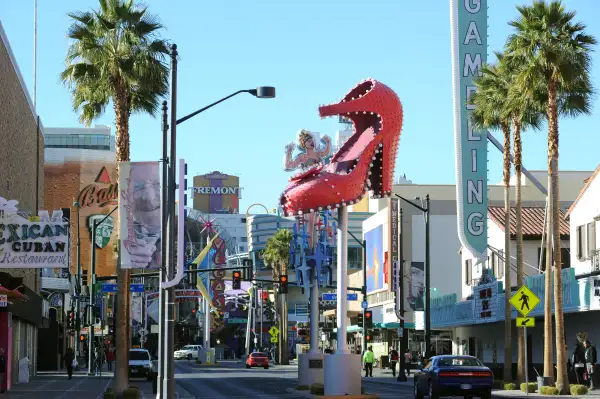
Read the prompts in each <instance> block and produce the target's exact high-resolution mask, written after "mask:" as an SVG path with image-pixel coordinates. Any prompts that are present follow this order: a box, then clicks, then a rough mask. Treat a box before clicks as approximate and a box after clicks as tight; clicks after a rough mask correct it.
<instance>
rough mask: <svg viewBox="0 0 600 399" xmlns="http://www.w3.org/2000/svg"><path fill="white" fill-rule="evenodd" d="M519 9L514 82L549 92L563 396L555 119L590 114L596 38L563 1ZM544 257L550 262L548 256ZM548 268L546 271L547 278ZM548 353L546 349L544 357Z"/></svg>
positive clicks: (560, 366)
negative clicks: (521, 60) (518, 66)
mask: <svg viewBox="0 0 600 399" xmlns="http://www.w3.org/2000/svg"><path fill="white" fill-rule="evenodd" d="M517 10H518V11H519V14H520V15H519V17H518V18H517V19H516V20H514V21H511V22H509V25H511V26H512V27H513V28H515V30H516V32H515V33H513V34H511V35H510V36H509V37H508V40H507V45H506V47H507V49H508V50H509V51H510V52H511V53H512V54H515V55H516V56H519V57H523V58H525V59H527V63H526V65H524V66H523V68H522V69H521V70H520V71H519V73H518V75H517V76H516V82H517V84H518V86H519V87H520V88H521V90H522V91H524V92H526V93H533V92H534V91H535V90H536V89H539V88H540V87H542V88H543V89H544V91H545V92H546V93H547V101H546V118H547V120H548V177H549V190H548V194H549V195H548V207H549V219H550V220H549V228H548V230H549V232H551V233H552V234H549V237H548V238H549V240H550V239H551V238H553V240H552V241H553V244H552V247H553V253H552V255H553V258H554V262H553V266H554V309H555V321H556V328H555V332H556V334H555V345H556V352H557V353H556V363H557V364H556V367H557V381H556V387H557V388H558V389H559V390H560V391H561V393H568V391H569V381H568V376H567V369H566V364H567V357H566V350H565V344H564V343H565V330H564V315H563V303H562V260H561V252H560V229H559V227H560V220H559V209H560V202H559V194H558V193H559V185H558V117H559V114H560V113H561V111H562V112H566V113H567V114H569V115H572V116H574V115H578V114H581V113H589V111H590V97H591V94H592V92H593V90H592V87H591V83H590V78H589V73H590V66H591V55H590V53H591V51H592V47H593V45H595V44H596V39H595V38H594V37H593V36H590V35H587V34H586V33H585V32H584V31H585V28H586V27H585V25H584V24H582V23H579V22H575V21H574V18H575V12H574V11H566V10H565V8H564V7H563V5H562V2H561V1H552V2H550V3H546V2H543V1H535V2H534V3H533V5H531V6H520V7H517ZM567 98H568V100H567ZM561 102H562V106H563V109H561ZM547 258H550V253H548V257H547ZM548 269H549V268H547V270H546V272H547V273H548V274H549V270H548ZM546 284H548V278H547V279H546ZM545 318H546V320H545V322H546V323H550V322H551V321H550V320H549V319H551V315H550V314H548V313H547V314H545ZM544 346H545V347H546V345H544ZM546 354H547V353H546V350H545V353H544V356H546ZM548 361H550V362H551V361H552V360H549V359H544V375H545V376H551V375H552V373H547V370H546V364H547V362H548Z"/></svg>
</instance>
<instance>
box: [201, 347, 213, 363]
mask: <svg viewBox="0 0 600 399" xmlns="http://www.w3.org/2000/svg"><path fill="white" fill-rule="evenodd" d="M198 360H200V361H201V362H202V364H215V363H216V362H215V348H208V349H200V350H199V351H198Z"/></svg>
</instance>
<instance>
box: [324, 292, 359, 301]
mask: <svg viewBox="0 0 600 399" xmlns="http://www.w3.org/2000/svg"><path fill="white" fill-rule="evenodd" d="M346 295H347V300H348V301H358V294H355V293H348V294H346ZM323 300H324V301H337V294H336V293H335V292H333V293H328V294H323Z"/></svg>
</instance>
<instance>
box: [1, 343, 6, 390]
mask: <svg viewBox="0 0 600 399" xmlns="http://www.w3.org/2000/svg"><path fill="white" fill-rule="evenodd" d="M4 373H6V358H5V357H4V348H0V393H4Z"/></svg>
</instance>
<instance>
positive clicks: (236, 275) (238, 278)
mask: <svg viewBox="0 0 600 399" xmlns="http://www.w3.org/2000/svg"><path fill="white" fill-rule="evenodd" d="M231 285H232V287H233V289H234V290H241V289H242V272H240V271H239V270H234V271H233V279H232V282H231Z"/></svg>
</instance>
